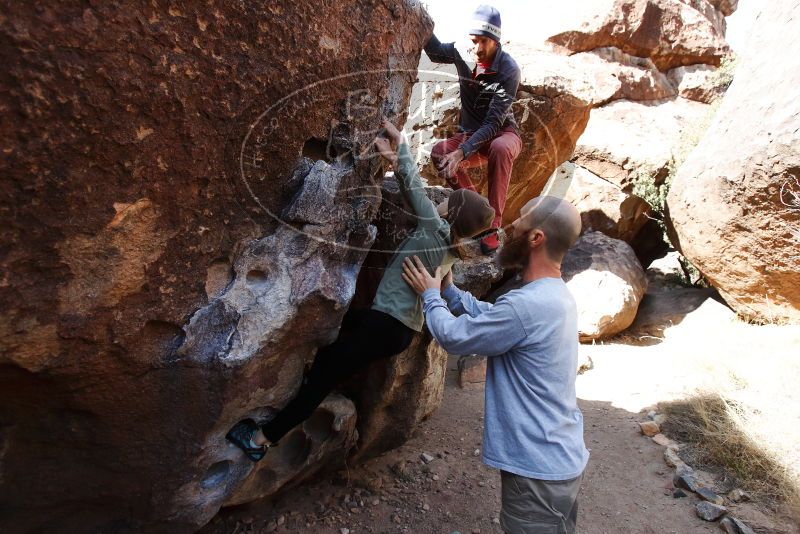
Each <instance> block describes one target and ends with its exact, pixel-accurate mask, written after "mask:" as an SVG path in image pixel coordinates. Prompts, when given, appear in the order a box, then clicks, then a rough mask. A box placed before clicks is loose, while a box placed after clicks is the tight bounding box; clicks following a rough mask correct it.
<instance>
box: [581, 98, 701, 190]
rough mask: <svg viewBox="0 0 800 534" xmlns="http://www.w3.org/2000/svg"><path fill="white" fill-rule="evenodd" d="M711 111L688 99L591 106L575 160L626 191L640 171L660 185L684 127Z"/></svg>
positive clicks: (620, 101) (630, 187) (623, 101)
mask: <svg viewBox="0 0 800 534" xmlns="http://www.w3.org/2000/svg"><path fill="white" fill-rule="evenodd" d="M707 113H708V106H707V105H706V104H701V103H699V102H693V101H691V100H686V99H683V98H674V99H669V100H662V101H652V102H631V101H629V100H617V101H614V102H611V103H610V104H608V105H606V106H603V107H601V108H597V109H594V110H592V120H591V121H590V122H589V125H588V126H587V127H586V131H585V132H584V133H583V135H582V136H581V138H580V139H579V140H578V144H577V146H576V147H575V155H574V156H573V158H572V161H573V162H575V163H577V164H579V165H580V166H582V167H584V168H586V169H588V170H589V171H591V172H593V173H594V174H596V175H598V176H600V177H601V178H603V179H605V180H607V181H609V182H611V183H613V184H615V185H617V186H619V187H621V188H622V189H623V190H624V191H626V192H628V191H631V189H632V187H633V182H634V180H635V179H636V178H637V176H642V177H647V179H648V180H652V181H653V182H654V183H656V184H660V183H662V182H663V181H664V179H665V178H666V177H667V175H668V173H669V165H670V164H671V163H672V161H673V157H674V155H675V152H676V151H677V150H678V147H679V145H681V144H682V143H683V142H684V141H683V134H684V130H685V129H687V127H690V126H691V125H692V124H696V123H698V122H699V121H701V120H702V119H703V118H704V117H705V116H706V114H707Z"/></svg>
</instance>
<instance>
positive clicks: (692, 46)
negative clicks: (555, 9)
mask: <svg viewBox="0 0 800 534" xmlns="http://www.w3.org/2000/svg"><path fill="white" fill-rule="evenodd" d="M576 20H577V22H576V27H575V28H572V29H568V30H566V31H562V32H560V33H557V34H556V35H553V36H552V37H550V38H549V42H550V43H552V44H554V45H557V46H559V47H563V48H565V49H566V50H568V51H570V52H585V51H589V50H594V49H596V48H603V47H608V46H613V47H616V48H619V49H620V50H622V51H623V52H626V53H628V54H631V55H633V56H639V57H643V58H650V59H651V60H652V61H653V63H654V64H655V66H656V67H657V68H658V69H659V70H661V71H665V70H668V69H671V68H675V67H679V66H681V65H693V64H695V63H706V64H709V65H719V64H720V61H721V60H722V58H723V57H724V56H726V55H728V54H729V53H730V47H729V46H728V44H727V43H726V42H725V38H724V26H723V25H720V24H719V22H718V21H716V20H711V19H710V18H709V16H708V14H707V13H701V12H700V11H698V10H697V9H696V8H695V7H693V6H692V5H690V3H687V2H682V1H681V0H617V1H616V2H614V5H613V6H612V7H611V8H610V9H609V8H608V6H607V4H606V3H602V2H600V3H597V4H596V8H595V10H594V11H591V12H590V13H588V14H587V16H583V17H579V18H578V19H576Z"/></svg>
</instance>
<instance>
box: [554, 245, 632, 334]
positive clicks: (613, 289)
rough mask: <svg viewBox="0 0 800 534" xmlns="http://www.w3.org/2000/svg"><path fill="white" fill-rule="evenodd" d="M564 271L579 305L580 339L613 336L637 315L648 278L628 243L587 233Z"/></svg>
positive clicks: (573, 248) (566, 280) (565, 261)
mask: <svg viewBox="0 0 800 534" xmlns="http://www.w3.org/2000/svg"><path fill="white" fill-rule="evenodd" d="M561 274H562V277H563V278H564V281H565V282H566V283H567V287H568V288H569V289H570V292H571V293H572V295H573V297H575V301H576V302H577V305H578V335H579V337H580V340H581V341H590V340H593V339H601V338H606V337H610V336H613V335H615V334H618V333H619V332H622V331H623V330H625V329H626V328H627V327H628V326H630V325H631V323H633V320H634V319H635V318H636V310H637V309H638V307H639V302H640V301H641V299H642V296H643V295H644V293H645V290H646V289H647V278H646V276H645V273H644V270H643V269H642V266H641V264H639V260H637V259H636V255H635V254H634V252H633V249H632V248H631V247H630V245H628V244H627V243H625V242H623V241H620V240H617V239H612V238H610V237H608V236H606V235H604V234H601V233H600V232H587V233H585V234H583V235H582V236H581V237H580V239H579V240H578V242H577V243H576V244H575V246H573V247H572V248H571V249H570V251H569V252H568V253H567V255H566V257H565V258H564V261H563V263H562V266H561Z"/></svg>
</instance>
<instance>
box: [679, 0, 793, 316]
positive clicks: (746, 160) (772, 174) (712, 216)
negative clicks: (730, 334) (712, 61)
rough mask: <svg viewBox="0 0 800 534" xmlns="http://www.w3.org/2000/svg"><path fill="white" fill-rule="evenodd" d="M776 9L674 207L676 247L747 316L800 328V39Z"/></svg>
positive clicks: (789, 17)
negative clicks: (798, 92)
mask: <svg viewBox="0 0 800 534" xmlns="http://www.w3.org/2000/svg"><path fill="white" fill-rule="evenodd" d="M798 16H800V6H798V5H797V2H794V1H781V2H773V3H771V4H770V6H769V8H768V9H767V8H764V9H762V11H761V13H760V15H759V18H758V23H759V25H763V27H768V28H770V31H768V32H761V33H758V34H755V33H754V34H752V35H751V37H750V42H749V44H748V46H747V47H746V49H745V50H744V53H743V54H742V56H741V57H740V67H739V68H738V70H737V75H736V78H735V79H734V81H733V83H732V85H731V87H730V89H729V90H728V92H727V93H726V95H725V96H724V98H723V100H722V102H721V104H720V108H719V111H718V113H717V114H716V115H715V118H714V121H713V123H712V125H711V127H710V128H709V129H708V131H707V132H706V134H705V136H704V137H703V138H702V140H701V141H700V144H699V145H698V146H697V148H696V149H695V150H694V151H693V152H692V153H691V154H690V155H689V157H688V159H687V160H686V162H685V163H684V164H683V165H682V166H681V167H680V168H679V169H678V173H677V176H676V179H675V182H674V184H673V186H672V189H671V190H670V194H669V197H668V199H667V205H668V208H669V215H670V220H671V224H672V226H673V229H672V237H674V240H673V241H674V242H675V244H676V245H679V248H680V250H681V252H682V253H683V255H684V256H686V257H687V258H688V259H689V260H690V261H691V262H692V263H693V264H694V265H695V266H696V267H697V268H698V269H699V270H700V271H701V272H702V273H703V274H704V275H705V276H706V277H707V278H708V280H709V281H710V282H711V284H712V285H713V286H714V287H716V288H717V289H719V291H720V293H721V294H722V296H723V297H724V298H725V300H726V302H728V304H730V305H731V306H732V307H733V308H734V309H735V310H736V311H737V312H739V313H740V314H743V315H745V316H749V317H753V318H756V319H759V320H764V321H779V322H780V321H787V320H788V321H792V322H797V321H800V256H799V255H798V250H800V152H799V151H798V146H800V101H798V99H797V98H796V94H795V91H794V90H793V89H792V87H797V85H798V83H800V58H799V57H798V55H797V54H796V53H794V52H793V51H794V50H796V49H797V46H798V45H800V38H799V37H798V34H797V32H796V31H793V29H792V26H791V22H792V21H796V20H797V18H798Z"/></svg>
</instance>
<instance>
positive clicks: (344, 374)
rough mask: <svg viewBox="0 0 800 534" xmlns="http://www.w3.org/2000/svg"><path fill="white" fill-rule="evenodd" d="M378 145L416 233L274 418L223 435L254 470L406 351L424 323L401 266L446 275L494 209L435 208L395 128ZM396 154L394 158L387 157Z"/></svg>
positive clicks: (461, 204) (458, 203)
mask: <svg viewBox="0 0 800 534" xmlns="http://www.w3.org/2000/svg"><path fill="white" fill-rule="evenodd" d="M383 128H384V131H385V132H386V134H385V137H384V136H379V137H378V138H376V139H375V147H376V148H377V150H378V152H379V153H380V155H381V156H383V157H384V158H385V159H386V160H387V161H389V162H391V163H392V165H393V166H394V169H395V176H396V177H397V182H398V185H399V187H400V190H401V191H402V193H403V196H404V197H405V200H406V202H407V203H408V204H409V206H411V208H412V209H413V211H414V214H415V215H416V217H417V226H416V229H415V230H414V232H412V233H411V234H410V235H409V236H408V237H407V238H406V239H405V240H404V241H403V242H402V243H401V244H400V247H399V248H398V249H397V251H396V252H395V254H394V256H393V258H392V261H391V262H390V263H389V266H388V267H387V269H386V271H385V272H384V273H383V277H382V278H381V281H380V284H379V285H378V290H377V293H376V295H375V299H374V300H373V302H372V306H371V307H370V308H369V309H366V310H358V311H352V310H351V311H349V312H348V313H347V315H345V318H344V320H343V322H342V328H341V329H340V331H339V336H338V338H337V339H336V341H335V342H333V344H331V345H328V346H326V347H323V348H321V349H319V350H318V351H317V355H316V357H315V358H314V363H313V364H312V366H311V370H310V371H309V373H308V374H307V375H306V376H305V378H304V379H303V382H302V384H301V385H300V390H299V392H298V394H297V396H295V398H294V399H292V400H291V401H290V402H289V404H287V405H286V406H285V407H284V408H283V409H282V410H281V411H280V412H278V413H277V414H276V415H275V417H274V418H272V419H271V420H269V421H266V422H261V423H260V424H259V423H257V422H256V421H254V420H253V419H244V420H242V421H239V422H238V423H237V424H236V425H234V427H233V428H232V429H231V430H230V431H229V432H228V434H227V435H226V438H227V439H228V441H230V442H231V443H233V444H234V445H236V446H237V447H239V448H240V449H242V450H243V451H244V453H245V454H246V455H247V457H248V458H249V459H250V460H252V461H254V462H257V461H259V460H261V459H262V458H263V457H264V455H265V454H266V452H267V450H268V449H269V447H270V446H271V445H274V444H276V443H278V441H279V440H280V439H281V438H282V437H283V436H284V435H286V434H287V433H288V432H289V431H290V430H292V429H293V428H294V427H295V426H296V425H298V424H299V423H302V422H303V421H305V420H306V419H307V418H308V417H309V416H310V415H311V414H312V413H313V412H314V410H315V409H316V408H317V406H319V404H320V403H321V402H322V400H323V399H324V398H325V397H326V396H327V395H328V394H329V393H330V392H331V391H332V390H333V388H334V387H336V385H338V384H340V383H341V382H344V381H345V380H346V379H348V378H350V377H351V376H353V375H354V374H355V373H356V372H358V371H359V370H361V369H363V368H364V367H365V366H366V365H367V364H368V363H370V362H373V361H375V360H378V359H382V358H388V357H390V356H394V355H395V354H399V353H400V352H402V351H403V350H405V349H406V348H407V347H408V346H409V344H410V343H411V340H412V338H413V336H414V334H415V333H416V332H420V331H421V330H422V325H423V322H424V318H423V314H422V304H421V303H420V299H419V296H418V295H417V294H416V293H415V292H414V291H413V290H412V289H411V288H410V287H408V285H407V284H406V283H405V282H404V281H403V279H402V277H401V273H402V268H403V260H405V258H407V257H409V256H412V255H416V256H418V257H419V258H420V262H421V264H422V265H424V266H425V267H426V268H428V269H430V270H431V272H433V271H434V270H436V269H437V268H438V269H440V270H442V271H444V272H449V271H450V268H451V267H452V265H453V263H454V262H455V261H456V259H457V252H456V248H457V246H458V243H459V241H462V240H464V239H469V238H472V237H474V236H476V235H479V234H481V233H483V232H485V231H487V230H488V229H489V228H490V227H491V224H492V220H493V219H494V215H495V212H494V209H492V207H491V206H490V205H489V202H488V201H487V200H486V199H485V198H483V197H482V196H480V195H479V194H478V193H475V192H474V191H469V190H466V189H464V190H459V191H454V192H453V193H452V195H451V196H450V197H449V199H448V200H446V201H444V202H442V203H441V204H439V205H438V206H435V205H434V204H433V202H431V200H430V199H429V198H428V197H427V195H426V194H425V189H424V186H423V184H422V179H421V178H420V176H419V172H418V170H417V168H416V165H415V164H414V161H413V158H412V157H411V153H410V151H409V148H408V143H407V141H406V139H405V137H404V136H403V134H402V133H401V132H399V131H398V130H397V128H395V126H394V125H393V124H392V123H390V122H388V121H385V122H384V123H383ZM393 146H395V147H397V152H396V153H395V151H394V150H393V148H392V147H393Z"/></svg>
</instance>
